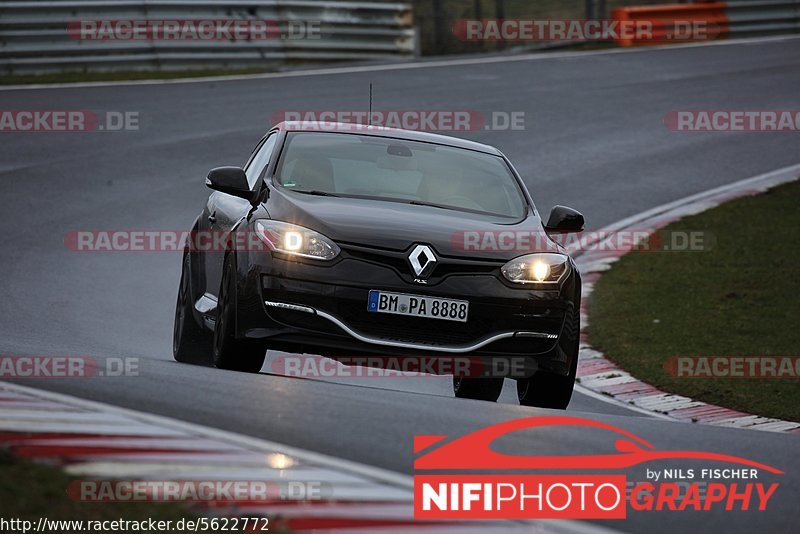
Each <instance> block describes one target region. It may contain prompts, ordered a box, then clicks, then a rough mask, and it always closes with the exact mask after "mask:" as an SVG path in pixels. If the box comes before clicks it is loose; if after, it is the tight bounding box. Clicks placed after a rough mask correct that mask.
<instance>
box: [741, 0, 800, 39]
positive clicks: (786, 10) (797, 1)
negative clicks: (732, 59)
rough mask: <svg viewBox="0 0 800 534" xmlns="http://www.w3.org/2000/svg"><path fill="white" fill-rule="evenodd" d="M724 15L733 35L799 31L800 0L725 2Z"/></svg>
mask: <svg viewBox="0 0 800 534" xmlns="http://www.w3.org/2000/svg"><path fill="white" fill-rule="evenodd" d="M725 15H726V16H727V18H728V26H729V27H730V31H729V33H731V34H735V35H765V34H780V33H793V32H800V0H783V1H778V0H750V1H743V2H739V1H736V2H727V7H726V8H725Z"/></svg>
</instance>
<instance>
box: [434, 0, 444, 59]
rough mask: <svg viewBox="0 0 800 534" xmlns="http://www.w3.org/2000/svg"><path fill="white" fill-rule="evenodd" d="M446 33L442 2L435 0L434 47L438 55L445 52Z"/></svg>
mask: <svg viewBox="0 0 800 534" xmlns="http://www.w3.org/2000/svg"><path fill="white" fill-rule="evenodd" d="M444 32H445V28H444V12H443V11H442V0H433V47H434V52H435V53H436V54H441V53H442V52H444Z"/></svg>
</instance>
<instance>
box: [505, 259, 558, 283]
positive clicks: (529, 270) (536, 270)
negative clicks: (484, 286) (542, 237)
mask: <svg viewBox="0 0 800 534" xmlns="http://www.w3.org/2000/svg"><path fill="white" fill-rule="evenodd" d="M568 270H569V257H568V256H565V255H564V254H528V255H527V256H520V257H519V258H514V259H513V260H511V261H510V262H508V263H506V264H505V265H503V268H502V271H503V276H505V277H506V279H507V280H509V281H510V282H514V283H515V284H554V283H557V282H559V281H560V280H561V278H562V277H563V276H564V275H565V274H566V273H567V271H568Z"/></svg>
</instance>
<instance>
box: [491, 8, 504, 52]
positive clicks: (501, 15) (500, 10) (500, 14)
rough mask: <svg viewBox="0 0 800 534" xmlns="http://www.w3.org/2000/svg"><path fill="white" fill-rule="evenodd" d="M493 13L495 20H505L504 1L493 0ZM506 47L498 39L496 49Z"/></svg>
mask: <svg viewBox="0 0 800 534" xmlns="http://www.w3.org/2000/svg"><path fill="white" fill-rule="evenodd" d="M494 7H495V13H494V16H495V18H497V20H503V19H504V18H506V0H495V2H494ZM505 47H506V43H505V41H503V40H502V39H500V40H499V41H497V48H499V49H503V48H505Z"/></svg>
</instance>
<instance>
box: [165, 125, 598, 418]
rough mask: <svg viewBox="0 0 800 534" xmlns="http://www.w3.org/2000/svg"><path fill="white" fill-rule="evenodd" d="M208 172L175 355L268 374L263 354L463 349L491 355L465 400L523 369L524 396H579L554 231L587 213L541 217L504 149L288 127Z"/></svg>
mask: <svg viewBox="0 0 800 534" xmlns="http://www.w3.org/2000/svg"><path fill="white" fill-rule="evenodd" d="M206 185H207V186H208V187H210V188H211V189H213V190H214V192H213V193H212V194H211V195H210V197H209V198H208V201H207V203H206V206H205V208H204V210H203V212H202V214H201V215H200V216H199V217H198V218H197V220H196V221H195V223H194V226H193V228H192V232H191V233H189V237H188V238H187V242H186V246H185V250H184V255H183V271H182V276H181V282H180V288H179V292H178V302H177V307H176V312H175V328H174V340H173V352H174V356H175V359H176V360H178V361H180V362H187V363H197V364H213V365H214V366H216V367H218V368H222V369H231V370H238V371H246V372H258V371H259V370H260V369H261V367H262V365H263V363H264V360H265V356H266V351H267V350H282V351H287V352H294V353H311V354H319V355H323V356H326V357H331V358H343V357H351V356H354V355H383V356H391V357H395V358H430V357H434V358H442V359H445V358H454V357H459V358H460V357H466V358H469V359H470V360H474V361H480V362H484V363H485V365H484V366H483V367H481V372H471V371H470V372H466V371H463V368H461V369H462V371H459V373H456V374H455V375H454V378H453V387H454V391H455V394H456V396H457V397H463V398H473V399H483V400H490V401H496V400H497V398H498V397H499V395H500V391H501V389H502V385H503V380H504V377H505V376H511V377H512V378H515V379H516V380H517V390H518V394H519V400H520V403H521V404H523V405H528V406H542V407H552V408H566V407H567V405H568V404H569V400H570V397H571V395H572V389H573V386H574V381H575V373H576V367H577V361H578V332H579V322H580V313H579V308H580V298H581V284H580V274H579V273H578V271H577V269H576V267H575V264H574V263H573V261H572V259H571V258H570V257H569V256H568V255H567V254H566V253H565V251H564V249H563V248H562V247H561V246H560V245H559V244H557V243H556V241H555V240H553V239H551V236H552V235H553V234H556V233H568V232H579V231H581V230H583V226H584V221H583V216H582V215H581V214H579V213H578V212H576V211H574V210H572V209H570V208H566V207H562V206H556V207H555V208H554V209H553V211H552V212H551V213H550V216H549V219H548V221H547V223H546V224H544V225H543V223H542V220H541V219H540V215H539V213H538V211H537V210H536V207H535V206H534V203H533V200H532V198H531V195H530V193H529V192H528V190H527V189H526V187H525V185H524V183H523V181H522V179H521V177H520V176H519V174H518V173H517V172H516V170H515V169H514V167H513V166H512V165H511V163H510V162H509V161H508V159H507V158H506V157H505V156H504V155H503V154H502V153H501V152H500V151H498V150H497V149H495V148H493V147H491V146H487V145H482V144H478V143H474V142H470V141H465V140H461V139H456V138H452V137H446V136H442V135H436V134H430V133H422V132H412V131H405V130H395V129H388V128H380V127H371V126H360V125H353V124H339V123H337V124H329V123H328V124H325V123H281V124H279V125H277V126H276V127H274V128H273V129H272V130H270V131H269V133H267V135H265V136H264V137H263V138H262V139H261V141H260V142H259V143H258V145H257V146H256V148H255V150H254V151H253V152H252V154H251V156H250V158H249V160H248V161H247V163H246V164H245V165H244V167H243V168H240V167H220V168H216V169H213V170H211V171H210V172H209V174H208V177H207V178H206ZM520 236H523V237H524V239H521V238H520ZM499 361H504V362H516V363H519V362H523V365H522V366H519V365H516V366H515V365H494V363H496V362H499ZM472 369H473V370H474V369H475V367H473V368H472ZM512 370H516V371H520V370H521V372H517V373H516V374H513V373H512Z"/></svg>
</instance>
